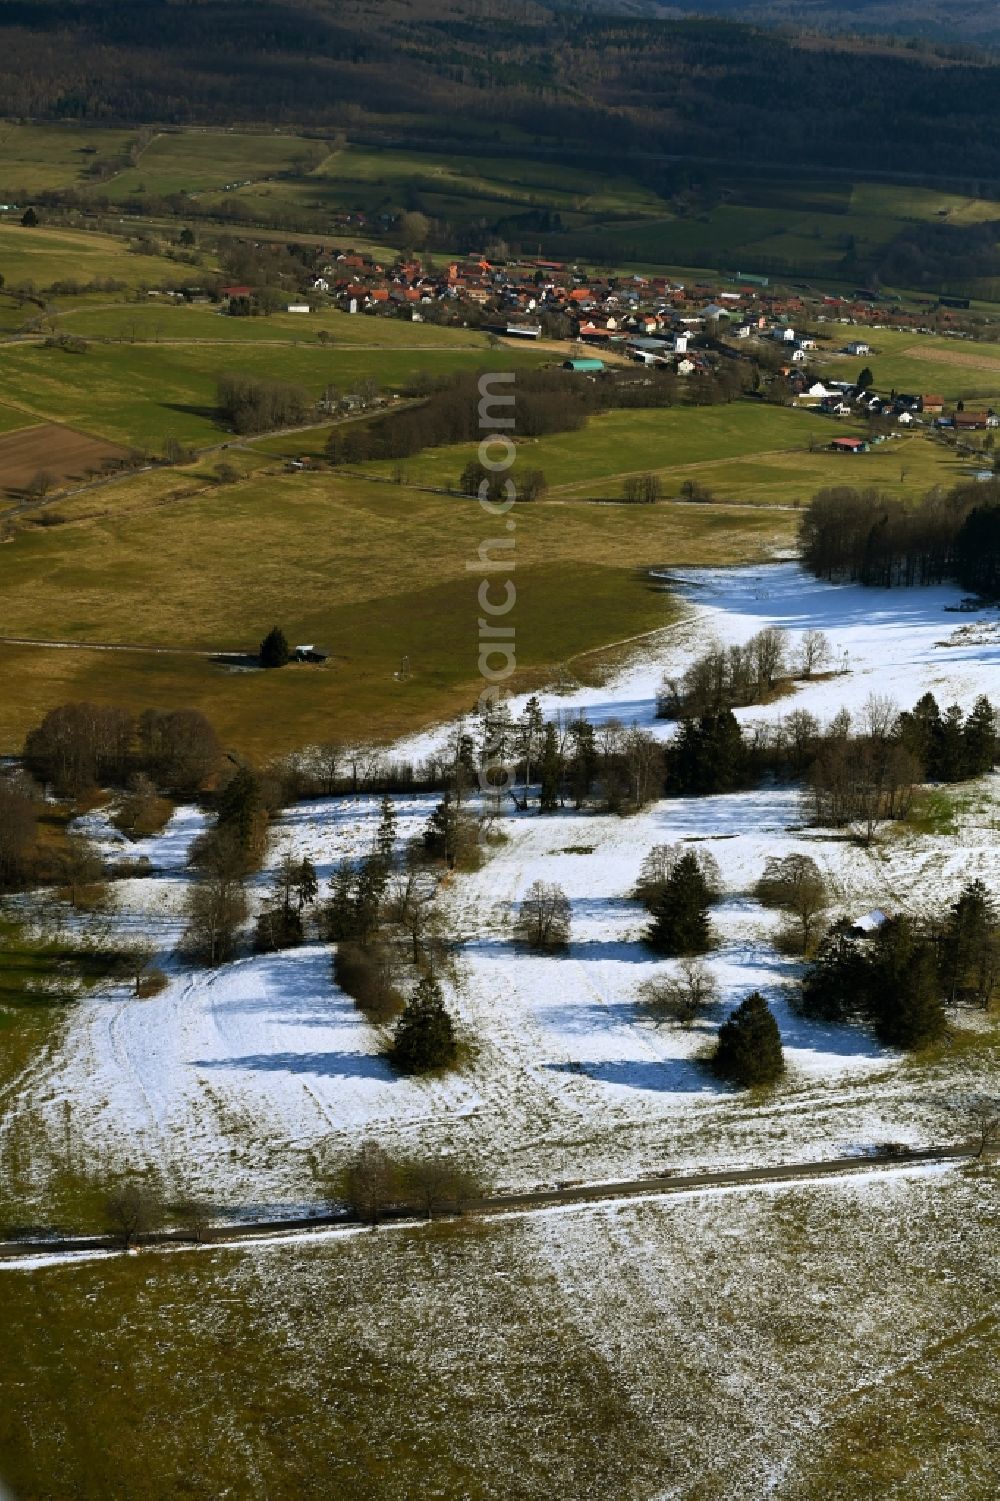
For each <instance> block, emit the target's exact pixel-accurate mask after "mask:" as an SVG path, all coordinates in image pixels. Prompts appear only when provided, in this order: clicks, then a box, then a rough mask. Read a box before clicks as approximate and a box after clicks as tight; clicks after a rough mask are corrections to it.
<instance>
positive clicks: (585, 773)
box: [569, 714, 597, 808]
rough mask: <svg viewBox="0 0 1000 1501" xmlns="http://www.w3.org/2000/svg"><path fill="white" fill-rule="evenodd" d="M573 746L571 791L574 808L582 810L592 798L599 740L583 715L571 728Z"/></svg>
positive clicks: (573, 722)
mask: <svg viewBox="0 0 1000 1501" xmlns="http://www.w3.org/2000/svg"><path fill="white" fill-rule="evenodd" d="M569 738H570V744H571V746H572V753H571V756H570V766H569V789H570V794H571V796H572V798H573V806H574V807H576V808H582V807H583V804H584V802H585V800H586V799H587V798H588V797H589V796H590V793H591V790H592V789H593V786H594V779H595V777H596V776H597V740H596V737H595V735H594V726H593V725H592V724H591V722H590V720H589V719H585V718H584V717H583V715H582V714H581V715H580V717H579V719H574V720H573V721H572V723H571V724H570V726H569Z"/></svg>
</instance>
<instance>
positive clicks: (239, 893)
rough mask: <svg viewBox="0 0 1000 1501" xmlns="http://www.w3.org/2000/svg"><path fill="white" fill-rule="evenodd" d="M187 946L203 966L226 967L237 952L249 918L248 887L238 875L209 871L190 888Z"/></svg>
mask: <svg viewBox="0 0 1000 1501" xmlns="http://www.w3.org/2000/svg"><path fill="white" fill-rule="evenodd" d="M185 907H186V912H187V927H186V929H185V933H184V945H185V947H186V949H187V951H188V953H189V954H190V955H191V956H192V958H194V959H197V960H199V961H200V962H201V963H202V964H225V963H226V962H227V960H229V959H231V958H232V957H233V955H234V954H235V952H236V943H237V939H238V937H239V930H240V927H241V926H242V924H243V923H244V922H245V921H246V917H247V896H246V887H245V886H244V884H243V881H242V880H241V879H240V877H239V876H238V875H234V874H230V873H228V872H222V871H218V872H216V871H211V872H208V873H207V874H206V875H205V876H203V877H202V879H201V880H199V881H195V882H194V884H193V885H192V886H191V888H190V890H189V892H188V897H187V902H186V904H185Z"/></svg>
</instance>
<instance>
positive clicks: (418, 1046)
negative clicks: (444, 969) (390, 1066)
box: [389, 975, 458, 1074]
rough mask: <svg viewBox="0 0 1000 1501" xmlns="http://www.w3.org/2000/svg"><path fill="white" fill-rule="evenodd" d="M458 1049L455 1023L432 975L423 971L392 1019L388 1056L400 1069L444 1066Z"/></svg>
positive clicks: (410, 1071) (414, 1071)
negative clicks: (395, 1017)
mask: <svg viewBox="0 0 1000 1501" xmlns="http://www.w3.org/2000/svg"><path fill="white" fill-rule="evenodd" d="M457 1053H458V1044H457V1041H456V1038H455V1024H454V1022H453V1021H452V1019H451V1016H450V1015H449V1014H448V1010H447V1008H446V1006H445V1004H444V996H443V995H442V993H441V987H440V985H439V984H438V982H437V981H436V980H435V979H434V976H433V975H424V977H423V979H422V980H421V981H420V983H419V984H418V986H417V988H416V990H414V992H413V994H412V996H411V997H410V999H409V1000H408V1001H407V1003H406V1007H405V1009H404V1011H403V1014H402V1016H401V1017H400V1018H399V1021H398V1022H397V1023H396V1030H395V1033H394V1034H393V1039H392V1047H391V1049H390V1054H389V1056H390V1058H391V1060H392V1062H393V1063H394V1064H395V1066H396V1068H398V1069H399V1070H400V1071H401V1072H402V1073H406V1074H420V1073H427V1072H429V1071H430V1070H432V1069H439V1068H447V1067H448V1066H449V1064H452V1063H454V1061H455V1058H456V1056H457Z"/></svg>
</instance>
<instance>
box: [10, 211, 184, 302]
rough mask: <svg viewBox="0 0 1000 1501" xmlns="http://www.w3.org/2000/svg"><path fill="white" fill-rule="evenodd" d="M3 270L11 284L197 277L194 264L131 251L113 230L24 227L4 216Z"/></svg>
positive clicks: (157, 282) (155, 282) (139, 282)
mask: <svg viewBox="0 0 1000 1501" xmlns="http://www.w3.org/2000/svg"><path fill="white" fill-rule="evenodd" d="M0 271H2V272H3V274H4V277H5V280H6V284H7V286H8V287H15V286H20V285H22V284H24V283H28V282H30V283H33V284H34V285H35V286H36V287H47V286H50V285H51V284H52V283H53V282H57V281H77V282H88V281H92V280H95V279H101V278H113V279H114V280H116V281H123V282H125V283H126V284H127V285H128V286H130V287H138V286H143V285H146V286H151V287H158V286H162V285H163V284H164V283H165V282H166V283H168V284H170V285H173V284H174V283H175V282H183V281H185V280H190V279H191V278H192V276H194V277H195V278H196V277H197V273H196V272H192V270H191V269H190V267H187V266H184V265H182V264H181V263H180V262H176V261H169V260H167V259H166V258H165V257H163V256H153V255H131V254H130V253H128V252H127V251H126V250H125V249H124V247H123V245H122V241H121V240H118V239H115V238H114V237H113V236H111V235H103V234H96V233H94V232H93V231H89V230H74V229H62V228H56V227H52V228H49V227H48V226H45V225H42V226H41V227H39V228H38V229H25V228H24V227H23V226H22V225H21V224H19V223H18V222H17V221H10V220H4V221H0Z"/></svg>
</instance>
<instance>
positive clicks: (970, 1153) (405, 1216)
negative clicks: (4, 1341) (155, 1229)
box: [0, 1142, 979, 1265]
mask: <svg viewBox="0 0 1000 1501" xmlns="http://www.w3.org/2000/svg"><path fill="white" fill-rule="evenodd" d="M978 1155H979V1147H978V1144H977V1143H974V1142H953V1143H951V1144H949V1145H946V1146H936V1147H921V1148H915V1149H913V1150H902V1151H893V1152H891V1153H890V1152H886V1151H883V1152H880V1153H878V1154H877V1155H874V1156H869V1157H832V1158H826V1159H824V1160H823V1161H820V1162H790V1163H784V1164H778V1165H775V1166H770V1167H751V1168H731V1169H723V1170H721V1171H715V1172H704V1173H673V1172H671V1171H670V1170H669V1169H667V1170H666V1171H665V1172H663V1173H662V1174H656V1173H654V1174H651V1175H650V1176H648V1177H645V1178H631V1179H623V1180H621V1181H618V1182H614V1183H557V1184H552V1185H548V1184H546V1185H541V1186H539V1187H538V1188H535V1189H529V1190H527V1191H524V1192H519V1193H501V1194H491V1195H490V1196H489V1197H488V1198H484V1199H479V1200H475V1201H473V1202H471V1203H469V1204H467V1205H466V1206H465V1210H464V1212H465V1214H466V1215H467V1216H472V1217H475V1218H488V1217H489V1216H491V1215H498V1214H504V1213H511V1212H522V1213H531V1212H542V1211H544V1210H548V1209H554V1208H558V1207H559V1206H562V1205H569V1204H603V1203H611V1202H613V1201H615V1200H622V1199H624V1200H627V1199H642V1198H648V1197H650V1196H651V1195H654V1196H658V1197H669V1196H670V1195H671V1194H681V1193H692V1192H694V1193H713V1192H720V1191H722V1190H727V1189H728V1190H732V1189H740V1188H746V1189H749V1188H754V1187H757V1186H759V1185H760V1184H766V1183H788V1184H798V1183H804V1184H808V1183H813V1182H815V1181H817V1180H820V1179H823V1178H832V1177H843V1176H844V1175H845V1174H851V1175H861V1174H869V1175H879V1174H887V1173H896V1172H899V1171H900V1170H901V1169H906V1168H911V1167H919V1166H921V1165H923V1164H929V1163H946V1162H960V1161H968V1160H971V1159H972V1158H974V1157H976V1156H978ZM384 1218H385V1219H386V1220H387V1221H389V1220H392V1221H396V1222H405V1221H411V1222H412V1221H414V1219H415V1217H414V1215H413V1212H412V1210H399V1211H389V1212H388V1213H387V1214H386V1215H385V1216H384ZM358 1223H359V1221H358V1219H357V1218H356V1216H354V1215H352V1214H350V1213H345V1212H338V1213H326V1214H324V1213H317V1214H315V1215H310V1216H303V1217H302V1218H299V1219H283V1220H254V1221H243V1222H241V1223H240V1224H238V1225H230V1226H226V1227H216V1228H213V1229H211V1230H208V1231H206V1232H205V1233H204V1234H203V1235H202V1236H201V1238H200V1239H201V1242H202V1243H207V1244H210V1245H231V1244H235V1243H240V1242H246V1241H255V1240H264V1239H270V1238H273V1237H275V1236H279V1237H281V1238H282V1239H285V1240H289V1241H294V1240H295V1239H296V1238H298V1237H301V1236H303V1235H305V1234H312V1233H314V1232H315V1231H316V1230H322V1229H328V1230H338V1229H340V1230H349V1229H354V1228H356V1227H357V1225H358ZM144 1244H145V1245H146V1246H148V1247H150V1248H153V1249H155V1248H156V1247H163V1246H182V1245H190V1244H192V1237H191V1236H190V1235H187V1234H185V1233H183V1232H180V1231H173V1230H170V1231H163V1232H161V1233H158V1234H155V1235H151V1236H149V1237H147V1239H146V1241H145V1243H144ZM116 1249H119V1244H118V1242H117V1241H116V1239H115V1238H114V1237H113V1236H109V1235H96V1236H90V1237H84V1238H78V1239H72V1240H70V1239H62V1238H59V1237H53V1236H49V1237H45V1236H34V1237H28V1236H25V1237H23V1238H19V1239H17V1240H8V1241H0V1265H2V1264H3V1263H4V1262H7V1263H11V1264H16V1262H17V1261H18V1260H20V1259H23V1258H25V1257H37V1256H40V1255H41V1256H44V1257H45V1258H46V1259H47V1260H48V1259H51V1260H52V1261H54V1262H55V1261H59V1260H61V1259H66V1260H67V1261H68V1260H71V1259H72V1258H73V1256H74V1255H77V1254H79V1253H80V1252H87V1251H113V1250H116Z"/></svg>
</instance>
